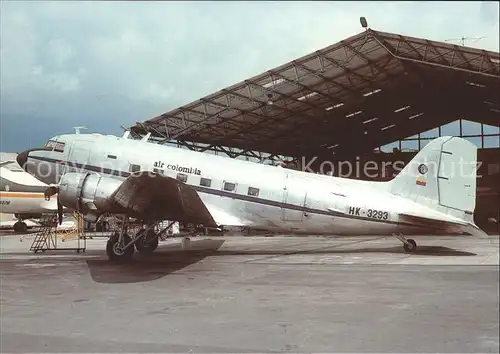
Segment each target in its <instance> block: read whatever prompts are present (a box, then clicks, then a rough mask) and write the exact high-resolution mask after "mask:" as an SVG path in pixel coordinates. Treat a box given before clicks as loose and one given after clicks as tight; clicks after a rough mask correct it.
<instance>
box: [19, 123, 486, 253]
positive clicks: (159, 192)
mask: <svg viewBox="0 0 500 354" xmlns="http://www.w3.org/2000/svg"><path fill="white" fill-rule="evenodd" d="M148 138H149V134H148V135H147V136H145V137H144V138H143V139H141V140H136V139H131V138H128V132H125V134H124V136H123V137H117V136H112V135H101V134H79V133H76V134H64V135H59V136H55V137H53V138H52V139H50V140H49V141H48V143H47V144H46V146H45V147H43V148H38V149H30V150H27V151H24V152H22V153H20V154H19V155H18V157H17V162H18V163H19V165H21V166H23V168H24V169H25V170H26V171H27V172H29V173H31V174H33V175H34V176H35V177H36V178H38V179H39V180H41V181H43V182H45V183H47V184H50V185H51V187H50V188H48V190H47V191H46V194H47V195H48V196H51V195H54V194H56V193H57V202H58V204H59V205H62V206H64V207H67V208H69V209H72V210H77V211H79V212H80V213H81V214H82V215H83V216H84V218H85V219H86V220H88V221H91V222H95V221H97V220H98V218H99V217H100V215H102V214H104V213H107V214H108V215H109V214H115V215H117V216H120V215H121V216H124V218H123V220H124V222H123V226H122V229H121V231H120V232H117V233H115V234H114V235H113V236H111V237H110V238H109V240H108V242H107V247H106V251H107V254H108V257H109V259H110V260H115V261H124V260H128V259H130V258H131V257H132V256H133V253H134V245H135V249H137V250H138V251H139V252H152V251H154V250H155V249H156V247H157V246H158V233H157V232H156V231H154V230H155V226H156V225H158V224H159V223H160V221H162V220H174V221H179V222H182V223H187V224H190V225H198V226H200V225H203V226H204V227H208V228H219V227H221V226H247V227H253V228H259V229H267V230H270V231H277V232H282V233H287V232H293V233H302V234H314V235H318V234H330V235H339V234H343V235H394V236H395V237H397V238H398V239H399V240H400V241H401V242H403V247H404V250H405V251H406V252H412V251H414V250H415V249H416V247H417V245H416V242H415V241H414V240H412V239H407V238H406V237H404V236H403V235H404V234H406V235H408V234H425V233H429V232H433V231H436V232H437V231H439V232H440V233H443V232H444V233H453V234H456V233H459V234H460V233H462V234H463V233H469V234H471V235H478V236H479V235H485V233H484V232H483V231H482V230H481V229H479V228H478V227H477V226H476V225H475V223H474V220H473V214H474V209H475V202H476V197H475V195H476V169H477V163H476V160H477V148H476V146H475V145H473V144H472V143H470V142H468V141H467V140H464V139H462V138H458V137H440V138H437V139H435V140H433V141H431V142H430V143H429V144H428V145H426V146H425V147H424V148H423V149H422V150H421V151H420V152H419V153H418V154H417V155H416V156H415V157H414V158H413V160H412V161H411V162H410V163H409V164H407V165H406V166H405V167H404V169H403V170H402V171H401V172H400V173H399V174H398V175H397V176H396V177H395V178H394V179H392V180H391V181H388V182H369V181H361V180H353V179H344V178H336V177H332V176H327V175H319V174H312V173H307V172H303V171H295V170H290V169H283V168H279V167H275V166H268V165H263V164H259V163H254V162H249V161H243V160H236V159H231V158H227V157H222V156H216V155H209V154H205V153H201V152H195V151H189V150H184V149H178V148H175V147H169V146H164V145H159V144H155V143H151V142H148V141H147V140H148ZM128 218H135V219H138V220H140V221H141V222H143V223H144V225H146V227H144V228H143V229H142V230H140V231H139V232H138V233H137V234H135V235H129V234H128V233H127V227H126V224H127V220H128Z"/></svg>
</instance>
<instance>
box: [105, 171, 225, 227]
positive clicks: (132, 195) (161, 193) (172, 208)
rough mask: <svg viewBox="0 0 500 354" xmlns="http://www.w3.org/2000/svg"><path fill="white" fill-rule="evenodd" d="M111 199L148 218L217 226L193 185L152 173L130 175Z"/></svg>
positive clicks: (122, 206) (124, 207) (126, 208)
mask: <svg viewBox="0 0 500 354" xmlns="http://www.w3.org/2000/svg"><path fill="white" fill-rule="evenodd" d="M110 199H111V201H112V202H114V203H116V204H117V205H118V206H120V207H121V208H123V209H125V210H128V211H132V212H134V213H136V214H138V215H141V216H142V217H146V218H149V219H151V220H176V221H180V222H185V223H193V224H203V225H205V226H207V227H217V226H218V225H217V223H216V222H215V220H214V218H213V217H212V215H211V213H210V212H209V211H208V209H207V207H206V206H205V204H204V203H203V201H202V200H201V199H200V196H199V195H198V193H197V192H196V191H195V190H194V189H193V188H192V187H190V186H189V185H187V184H185V183H182V182H181V181H178V180H176V179H174V178H171V177H167V176H164V175H160V174H156V173H153V172H149V173H144V172H136V173H133V174H131V175H130V176H129V177H128V178H127V179H126V180H125V181H123V183H122V184H121V185H120V187H118V189H117V190H116V191H115V192H114V193H113V194H112V195H111V198H110Z"/></svg>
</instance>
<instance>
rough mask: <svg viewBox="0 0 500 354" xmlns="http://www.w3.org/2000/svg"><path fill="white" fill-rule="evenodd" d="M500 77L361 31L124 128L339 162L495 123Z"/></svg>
mask: <svg viewBox="0 0 500 354" xmlns="http://www.w3.org/2000/svg"><path fill="white" fill-rule="evenodd" d="M499 79H500V55H499V53H496V52H491V51H486V50H481V49H474V48H468V47H463V46H458V45H454V44H450V43H442V42H435V41H430V40H427V39H419V38H413V37H408V36H403V35H399V34H393V33H385V32H380V31H375V30H372V29H368V30H366V31H364V32H362V33H359V34H357V35H355V36H352V37H350V38H348V39H345V40H343V41H340V42H339V43H336V44H333V45H331V46H329V47H326V48H324V49H321V50H317V51H315V52H313V53H311V54H308V55H306V56H304V57H301V58H298V59H296V60H293V61H291V62H289V63H286V64H284V65H282V66H280V67H277V68H275V69H272V70H268V71H266V72H264V73H262V74H260V75H257V76H254V77H252V78H249V79H247V80H244V81H242V82H239V83H237V84H235V85H233V86H230V87H227V88H224V89H222V90H220V91H218V92H216V93H213V94H211V95H208V96H206V97H203V98H200V99H199V100H196V101H194V102H192V103H189V104H186V105H184V106H182V107H179V108H176V109H174V110H172V111H170V112H166V113H164V114H162V115H160V116H158V117H154V118H152V119H149V120H146V121H144V122H138V123H137V124H136V125H134V126H133V127H131V132H132V133H133V134H141V135H143V134H145V133H147V132H149V133H151V138H153V139H156V140H157V141H159V142H160V143H164V142H167V141H172V140H174V141H181V142H186V143H187V142H198V143H205V144H208V145H210V146H208V147H207V148H205V149H204V150H206V149H209V148H213V147H215V146H229V147H235V148H239V149H242V150H244V151H251V150H256V151H262V152H268V153H272V154H277V155H285V156H294V157H298V156H317V155H320V156H321V155H323V154H330V155H331V153H332V152H335V153H336V156H338V157H340V156H345V155H352V154H353V153H354V154H355V153H362V152H366V151H371V150H373V149H374V148H376V147H378V146H381V145H384V144H387V143H390V142H392V141H395V140H398V139H402V138H405V137H407V136H410V135H413V134H416V133H419V132H421V131H425V130H427V129H431V128H434V127H437V126H439V125H441V124H445V123H447V122H450V121H453V120H456V119H458V118H464V119H468V120H472V121H478V122H482V123H485V124H490V125H495V126H499V125H500V80H499Z"/></svg>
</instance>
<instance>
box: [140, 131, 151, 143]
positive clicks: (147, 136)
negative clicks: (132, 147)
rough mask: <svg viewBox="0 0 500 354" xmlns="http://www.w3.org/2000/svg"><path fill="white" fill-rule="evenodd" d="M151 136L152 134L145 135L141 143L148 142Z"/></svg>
mask: <svg viewBox="0 0 500 354" xmlns="http://www.w3.org/2000/svg"><path fill="white" fill-rule="evenodd" d="M150 136H151V133H147V134H146V135H144V136H143V137H142V139H141V141H146V142H147V141H148V139H149V137H150Z"/></svg>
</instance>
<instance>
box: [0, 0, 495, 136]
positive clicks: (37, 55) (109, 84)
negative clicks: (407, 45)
mask: <svg viewBox="0 0 500 354" xmlns="http://www.w3.org/2000/svg"><path fill="white" fill-rule="evenodd" d="M1 7H2V8H1V10H2V11H1V24H0V25H1V36H2V38H1V39H2V40H1V69H2V70H1V73H2V77H1V89H2V107H1V109H2V126H4V127H6V128H8V129H12V126H13V124H15V123H14V121H15V118H12V117H19V116H22V117H25V118H24V119H25V120H26V121H30V119H31V120H32V121H33V122H34V124H35V123H36V122H40V121H43V122H46V124H49V123H50V124H59V126H61V127H64V128H63V129H64V130H66V131H68V130H69V129H70V128H71V126H72V125H81V124H83V125H87V126H89V127H90V128H92V129H94V130H101V131H105V132H109V131H110V130H114V131H116V130H117V128H118V127H119V125H120V124H124V125H128V124H133V123H134V122H135V121H138V120H143V119H147V118H149V117H152V116H154V115H157V114H160V113H163V112H165V111H167V110H170V109H173V108H175V107H177V106H180V105H182V104H186V103H188V102H191V101H193V100H195V99H198V98H200V97H202V96H204V95H206V94H209V93H212V92H214V91H216V90H219V89H221V88H223V87H226V86H229V85H232V84H234V83H236V82H238V81H241V80H243V79H246V78H249V77H251V76H253V75H256V74H259V73H261V72H263V71H265V70H268V69H272V68H273V67H276V66H278V65H281V64H283V63H285V62H287V61H289V60H292V59H295V58H297V57H299V56H302V55H305V54H308V53H309V52H311V51H313V50H317V49H320V48H322V47H325V46H328V45H330V44H332V43H335V42H337V41H339V40H341V39H344V38H347V37H349V36H351V35H354V34H356V33H359V32H360V31H361V28H360V25H359V17H360V16H365V17H366V18H367V20H368V23H369V25H370V26H371V27H372V28H374V29H378V30H382V31H386V32H396V33H401V34H406V35H410V36H415V37H425V38H429V39H433V40H440V41H443V40H447V39H456V38H460V37H462V36H463V37H483V36H484V37H485V38H483V39H481V40H478V41H476V42H474V41H469V42H468V43H467V44H468V45H471V46H476V47H483V48H486V49H490V50H495V51H498V46H499V45H498V43H499V35H498V33H499V28H498V10H499V9H498V3H497V2H457V3H450V2H366V3H365V2H339V3H335V2H309V1H307V2H299V1H297V2H259V1H255V2H97V1H96V2H83V1H77V2H58V1H54V2H41V1H40V2H18V1H12V2H10V1H3V2H2V3H1ZM9 117H10V118H9Z"/></svg>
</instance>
